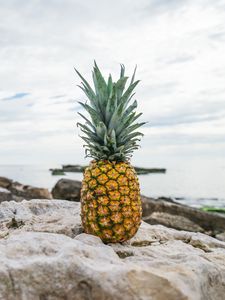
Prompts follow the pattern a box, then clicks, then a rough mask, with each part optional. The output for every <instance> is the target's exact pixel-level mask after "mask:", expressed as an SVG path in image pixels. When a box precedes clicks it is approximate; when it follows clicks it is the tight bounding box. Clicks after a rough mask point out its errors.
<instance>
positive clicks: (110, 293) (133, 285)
mask: <svg viewBox="0 0 225 300" xmlns="http://www.w3.org/2000/svg"><path fill="white" fill-rule="evenodd" d="M79 206H80V204H79V203H76V202H69V201H61V200H31V201H22V202H20V203H16V202H13V201H11V202H4V203H2V204H1V205H0V224H1V227H0V232H1V233H2V238H0V299H1V300H3V299H4V300H15V299H16V300H20V299H21V300H27V299H29V300H56V299H57V300H59V299H62V300H63V299H67V300H73V299H75V300H76V299H77V300H86V299H94V300H95V299H96V300H103V299H107V300H108V299H109V300H111V299H113V300H116V299H123V300H133V299H135V300H139V299H143V300H148V299H149V300H164V299H166V300H183V299H190V300H201V299H202V300H203V299H204V300H212V299H213V300H222V299H224V295H225V243H223V242H221V241H218V240H216V239H214V238H211V237H209V236H206V235H204V234H201V233H191V232H185V231H176V230H174V229H169V228H166V227H164V226H161V225H149V224H146V223H144V222H143V223H142V225H141V227H140V229H139V231H138V233H137V234H136V236H135V237H134V238H132V239H131V240H130V241H128V242H126V243H123V244H113V245H105V244H103V243H102V242H101V240H100V239H99V238H97V237H94V236H91V235H87V234H84V233H80V232H81V229H80V218H79V209H80V207H79Z"/></svg>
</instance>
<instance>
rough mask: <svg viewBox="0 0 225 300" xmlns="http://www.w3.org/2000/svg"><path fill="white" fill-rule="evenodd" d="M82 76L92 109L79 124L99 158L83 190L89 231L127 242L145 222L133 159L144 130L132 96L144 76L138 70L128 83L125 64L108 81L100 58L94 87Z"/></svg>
mask: <svg viewBox="0 0 225 300" xmlns="http://www.w3.org/2000/svg"><path fill="white" fill-rule="evenodd" d="M76 72H77V74H78V75H79V77H80V78H81V80H82V83H81V85H80V86H79V87H80V88H81V89H82V90H83V92H84V93H85V95H86V96H87V98H88V99H89V104H87V103H82V102H79V103H80V104H81V106H82V107H83V108H84V109H85V110H86V111H87V112H88V114H89V117H90V118H87V117H86V116H84V115H83V114H81V113H79V115H80V116H81V117H82V118H83V119H84V120H85V123H84V124H81V123H77V125H78V126H79V127H80V130H81V131H82V132H83V133H84V135H83V136H81V138H82V139H83V140H84V141H85V145H84V147H85V153H86V157H91V158H92V159H93V160H92V161H91V163H90V165H89V166H88V167H87V168H86V169H85V172H84V178H83V181H82V189H81V218H82V224H83V228H84V231H85V232H86V233H89V234H93V235H96V236H98V237H100V238H101V239H102V241H103V242H105V243H116V242H123V241H126V240H128V239H130V238H131V237H133V236H134V235H135V233H136V232H137V230H138V228H139V226H140V223H141V214H142V208H141V198H140V187H139V182H138V178H137V175H136V173H135V170H134V168H133V167H132V166H131V164H130V158H131V156H132V153H133V151H134V150H135V149H138V147H139V146H138V142H139V141H140V137H141V136H142V135H143V134H142V133H140V132H137V131H136V129H137V128H139V127H140V126H142V125H144V124H145V123H144V122H142V123H136V122H135V121H136V120H137V119H138V118H139V117H140V116H141V113H139V114H137V113H136V111H135V110H136V107H137V101H136V100H135V101H134V102H133V103H132V104H130V101H131V99H132V97H133V95H134V93H133V91H134V89H135V87H136V85H137V84H138V82H139V81H135V72H136V68H135V70H134V73H133V76H132V78H131V81H130V83H129V85H128V87H127V88H125V86H126V83H127V80H128V77H126V76H125V67H124V66H123V65H121V71H120V78H119V80H118V81H117V82H113V81H112V77H111V75H109V77H108V80H107V82H106V81H105V79H104V77H103V76H102V74H101V72H100V70H99V68H98V66H97V64H96V62H95V63H94V69H93V72H92V75H93V82H94V89H92V88H91V86H90V85H89V83H88V82H87V81H86V80H85V79H84V77H83V76H82V75H81V74H80V73H79V72H78V71H77V70H76Z"/></svg>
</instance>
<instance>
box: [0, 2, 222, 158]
mask: <svg viewBox="0 0 225 300" xmlns="http://www.w3.org/2000/svg"><path fill="white" fill-rule="evenodd" d="M34 4H35V5H34ZM0 18H1V26H0V36H1V40H0V63H1V68H0V77H1V82H0V104H1V106H0V126H1V129H2V130H1V132H0V163H1V162H5V161H6V162H11V161H12V155H14V159H13V161H14V162H15V161H19V162H22V161H23V162H26V161H27V159H28V157H30V158H29V161H30V162H32V161H33V162H41V161H42V160H43V159H44V158H45V160H46V161H47V160H48V159H51V158H52V157H53V156H54V157H55V159H59V158H60V157H62V158H63V157H64V153H66V154H67V159H68V162H69V161H74V160H77V161H78V160H82V157H83V149H82V147H81V141H80V140H79V138H78V130H77V128H76V122H77V121H78V120H79V116H78V115H77V114H76V111H77V110H79V111H81V108H79V106H78V104H77V101H86V97H85V96H84V95H83V94H82V91H80V90H79V89H78V88H77V86H76V85H77V84H79V83H80V79H79V78H78V77H77V76H76V74H75V72H74V69H73V67H74V66H76V67H77V68H78V69H79V70H80V71H81V73H82V74H83V75H84V76H85V78H87V79H88V81H91V67H92V66H93V60H94V59H96V60H97V62H98V64H99V66H100V67H101V69H102V70H103V73H104V74H105V75H108V73H109V72H110V73H112V75H113V78H115V79H116V78H118V76H119V63H124V64H125V65H126V68H127V70H126V72H127V74H128V75H131V74H132V72H133V67H134V66H135V64H137V65H138V72H137V78H138V79H139V78H140V79H141V83H140V85H139V86H138V87H137V95H136V96H137V99H138V104H139V106H138V109H139V110H140V111H143V112H144V114H143V119H144V120H147V121H149V126H146V127H145V128H143V130H144V131H145V132H146V137H145V138H144V140H143V144H144V147H145V148H144V149H143V150H140V151H146V152H145V153H150V152H151V151H153V152H154V155H155V157H156V156H157V151H158V150H159V148H160V151H164V153H167V151H168V153H171V151H172V150H171V149H172V147H173V151H175V150H174V148H175V147H177V149H178V150H177V151H178V152H179V151H180V150H179V149H181V147H183V148H182V149H183V151H182V152H183V153H186V152H189V153H191V149H192V146H193V145H195V146H196V144H197V143H199V144H201V146H199V148H198V149H199V152H198V153H199V155H200V154H202V155H203V154H204V152H205V151H206V152H207V155H211V156H212V157H213V155H214V153H219V151H217V150H216V152H215V150H214V149H215V148H216V147H218V148H219V147H220V146H221V144H222V141H223V140H224V138H223V135H225V129H224V128H225V124H224V123H223V119H224V117H225V111H224V97H225V90H224V80H225V72H224V69H225V58H224V52H225V44H224V33H225V24H224V19H225V10H224V1H219V0H215V1H213V2H212V1H208V0H207V1H203V0H198V1H185V0H170V1H168V0H140V1H138V2H137V1H136V2H132V1H129V0H121V1H117V2H113V3H109V2H107V1H104V0H87V1H83V2H82V1H78V0H74V1H72V0H65V1H45V2H43V1H41V0H37V1H25V0H21V1H16V0H12V1H2V3H1V10H0ZM196 20H197V22H196ZM187 128H189V131H188V132H187ZM196 132H197V134H196ZM209 132H210V134H209ZM218 132H219V133H218ZM167 135H168V137H167V138H166V136H167ZM153 140H154V141H155V142H154V143H153ZM28 141H29V144H30V145H31V146H30V147H29V146H25V145H27V144H28ZM181 141H183V142H181ZM185 141H188V142H185ZM207 141H208V143H212V144H214V147H211V148H210V147H208V146H207ZM157 143H159V146H157ZM185 147H186V148H185ZM18 148H19V149H20V154H19V155H18V157H17V154H16V151H14V149H18ZM206 148H207V150H205V149H206ZM31 149H32V153H31ZM35 149H38V150H37V151H35ZM51 149H52V152H54V155H51ZM70 149H72V150H70ZM74 149H75V150H74ZM154 149H155V150H154ZM162 149H164V150H162ZM169 149H170V150H169ZM185 149H188V150H187V151H186V152H185ZM221 149H222V148H221ZM45 151H46V152H45ZM73 151H74V152H73ZM210 151H211V154H210ZM175 152H176V151H175ZM178 152H177V153H178ZM7 153H10V154H7ZM44 153H46V155H44ZM74 153H76V156H74ZM139 153H140V154H137V155H140V156H142V154H141V153H142V152H139ZM193 153H194V152H193ZM220 153H222V151H221V152H220ZM224 153H225V152H224ZM3 154H4V155H3ZM179 155H181V156H182V153H181V152H179ZM223 155H224V154H223ZM221 156H222V154H221ZM142 157H144V156H142Z"/></svg>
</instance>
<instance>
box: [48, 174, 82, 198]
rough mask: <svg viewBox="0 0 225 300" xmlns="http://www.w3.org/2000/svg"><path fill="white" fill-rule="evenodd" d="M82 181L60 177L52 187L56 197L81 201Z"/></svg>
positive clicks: (53, 194)
mask: <svg viewBox="0 0 225 300" xmlns="http://www.w3.org/2000/svg"><path fill="white" fill-rule="evenodd" d="M80 190H81V182H80V181H78V180H72V179H60V180H59V181H58V182H57V183H56V185H55V186H54V188H53V189H52V196H53V198H55V199H65V200H70V201H80Z"/></svg>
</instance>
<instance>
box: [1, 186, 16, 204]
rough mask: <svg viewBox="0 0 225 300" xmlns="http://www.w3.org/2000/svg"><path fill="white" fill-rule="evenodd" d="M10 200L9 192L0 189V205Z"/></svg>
mask: <svg viewBox="0 0 225 300" xmlns="http://www.w3.org/2000/svg"><path fill="white" fill-rule="evenodd" d="M12 198H13V197H12V194H11V193H10V191H9V190H7V189H5V188H1V187H0V203H1V202H3V201H10V200H12Z"/></svg>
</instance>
